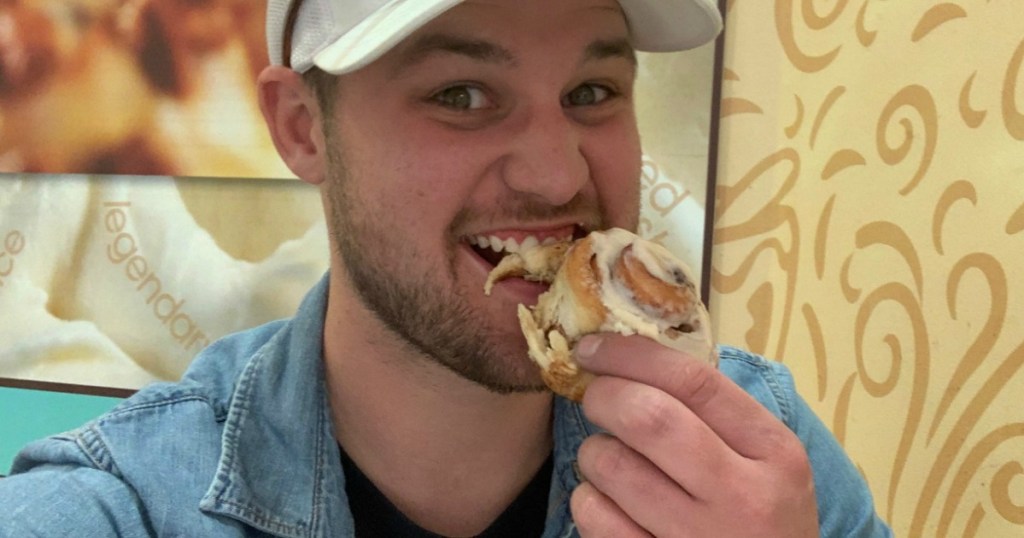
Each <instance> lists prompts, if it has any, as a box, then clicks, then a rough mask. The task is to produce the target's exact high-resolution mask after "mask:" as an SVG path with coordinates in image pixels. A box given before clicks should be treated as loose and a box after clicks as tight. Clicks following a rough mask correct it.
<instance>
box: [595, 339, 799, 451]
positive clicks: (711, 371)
mask: <svg viewBox="0 0 1024 538" xmlns="http://www.w3.org/2000/svg"><path fill="white" fill-rule="evenodd" d="M576 358H577V360H578V361H579V363H580V365H581V366H583V367H584V368H585V369H587V370H589V371H591V372H593V373H594V374H597V375H612V376H616V377H622V378H626V379H631V380H633V381H636V382H639V383H644V384H646V385H650V386H652V387H656V388H658V389H660V390H662V391H664V392H666V393H668V394H670V395H671V396H673V397H675V398H676V399H677V400H679V401H680V402H682V403H683V404H684V405H686V407H687V408H689V409H690V410H691V411H693V413H694V414H695V415H697V416H698V417H700V418H701V420H703V421H704V423H705V424H707V425H708V427H709V428H711V430H712V431H714V432H715V433H716V434H717V435H718V436H719V437H720V438H721V439H722V440H723V441H725V443H726V444H727V445H729V447H731V448H732V449H733V450H734V451H736V452H737V453H739V454H740V455H742V456H744V457H746V458H750V459H758V460H761V459H766V458H768V457H769V456H771V455H772V454H774V453H776V452H777V451H778V450H779V448H778V444H779V443H784V442H787V441H786V440H787V439H789V438H790V437H792V432H790V431H789V429H788V428H787V427H786V426H785V425H784V424H783V423H782V422H781V421H780V420H779V419H778V418H776V417H775V415H773V414H772V413H771V412H770V411H769V410H768V409H767V408H765V407H764V406H763V405H761V403H760V402H758V401H757V400H755V399H754V398H753V397H752V396H750V395H749V394H747V392H746V391H744V390H743V389H742V388H740V387H739V386H738V385H737V384H736V383H734V382H733V381H732V380H731V379H729V378H728V377H727V376H726V375H725V374H724V373H722V372H721V371H720V370H718V369H717V368H715V367H714V366H713V365H711V364H708V363H706V362H703V361H700V360H697V359H694V358H693V357H690V356H688V355H685V354H683V353H681V352H679V351H676V350H674V349H671V348H668V347H665V346H663V345H661V344H658V343H657V342H655V341H653V340H651V339H648V338H645V337H642V336H621V335H617V334H595V335H588V336H586V337H585V338H584V340H583V341H581V342H580V344H579V345H578V346H577V347H576Z"/></svg>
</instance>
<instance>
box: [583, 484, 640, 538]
mask: <svg viewBox="0 0 1024 538" xmlns="http://www.w3.org/2000/svg"><path fill="white" fill-rule="evenodd" d="M569 509H570V510H571V511H572V519H573V523H575V524H576V528H577V529H578V530H579V531H580V536H582V537H583V538H601V537H604V536H607V537H609V538H618V537H623V538H630V537H636V538H650V536H651V535H650V533H648V532H647V531H645V530H644V529H642V528H640V526H639V525H637V524H636V523H635V522H633V520H631V519H629V516H627V515H626V514H625V513H624V512H623V511H622V510H621V509H620V508H619V507H618V506H616V504H615V503H614V502H612V500H611V499H609V498H608V497H607V496H606V495H605V494H603V493H601V492H600V491H598V489H597V488H595V487H594V485H593V484H590V483H589V482H583V483H582V484H580V485H579V486H577V487H576V489H575V490H573V492H572V497H570V498H569Z"/></svg>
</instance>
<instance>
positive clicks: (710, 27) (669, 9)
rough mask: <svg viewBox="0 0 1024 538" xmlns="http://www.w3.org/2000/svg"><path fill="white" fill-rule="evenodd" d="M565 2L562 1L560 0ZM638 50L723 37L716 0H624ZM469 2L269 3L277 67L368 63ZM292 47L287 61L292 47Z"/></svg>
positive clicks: (348, 67) (337, 67)
mask: <svg viewBox="0 0 1024 538" xmlns="http://www.w3.org/2000/svg"><path fill="white" fill-rule="evenodd" d="M552 1H557V0H552ZM618 1H619V5H620V6H621V7H622V11H623V13H625V15H626V21H627V24H628V25H629V32H630V40H631V41H632V44H633V47H634V48H636V49H637V50H641V51H647V52H668V51H680V50H687V49H692V48H694V47H698V46H700V45H703V44H705V43H707V42H709V41H712V40H713V39H715V36H717V35H718V33H719V32H720V31H721V30H722V15H721V13H719V11H718V8H717V7H716V6H715V3H714V0H618ZM461 2H462V0H268V2H267V47H268V52H269V54H270V61H271V63H273V64H274V65H287V66H289V67H291V68H292V69H293V70H295V71H298V72H300V73H302V72H305V71H307V70H308V69H309V68H311V67H313V66H314V65H315V66H317V67H319V68H320V69H322V70H324V71H326V72H328V73H333V74H336V75H337V74H342V73H348V72H350V71H355V70H356V69H359V68H360V67H363V66H365V65H367V64H369V63H371V62H373V61H374V60H376V59H377V58H379V57H380V56H381V55H383V54H384V53H385V52H387V51H388V50H390V49H391V48H392V47H394V46H395V45H397V44H398V43H399V42H401V41H402V40H403V39H405V38H406V37H409V35H410V34H412V33H413V32H415V31H416V30H417V29H419V28H420V27H422V26H423V25H424V24H426V23H428V22H430V21H431V20H432V19H434V18H435V17H437V16H438V15H440V14H441V13H444V12H445V11H447V10H448V9H450V8H452V7H454V6H455V5H457V4H460V3H461ZM286 48H287V49H289V50H290V51H291V54H290V58H289V59H288V62H285V61H284V55H285V54H287V52H286V50H285V49H286Z"/></svg>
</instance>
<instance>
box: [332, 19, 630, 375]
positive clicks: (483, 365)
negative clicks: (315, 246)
mask: <svg viewBox="0 0 1024 538" xmlns="http://www.w3.org/2000/svg"><path fill="white" fill-rule="evenodd" d="M635 72H636V65H635V59H634V57H633V54H632V49H631V48H630V46H629V44H628V42H627V29H626V22H625V19H624V17H623V15H622V13H621V11H620V9H619V7H618V4H617V3H616V2H615V1H613V0H560V1H558V2H551V1H550V0H480V1H473V0H470V1H467V2H465V3H463V4H461V5H459V6H457V7H455V8H453V9H452V10H450V11H449V12H447V13H445V14H444V15H442V16H441V17H439V18H438V19H436V20H434V21H432V22H431V23H429V24H428V25H427V26H425V27H424V28H422V29H420V30H419V31H418V32H416V33H415V34H414V35H413V36H411V37H410V38H408V39H406V40H405V41H404V42H402V43H401V44H400V45H398V46H397V47H396V48H395V49H393V50H392V51H390V52H389V53H388V54H386V55H385V56H384V57H382V58H381V59H380V60H378V61H376V62H374V63H373V64H371V65H369V66H367V67H365V68H363V69H361V70H359V71H356V72H354V73H351V74H348V75H344V76H343V77H342V78H341V80H340V82H339V92H338V99H337V101H336V102H335V106H334V110H333V112H332V117H331V118H328V119H327V120H325V131H326V140H327V144H328V153H329V170H330V171H329V174H328V178H327V182H328V185H327V187H326V189H327V193H328V196H327V205H328V214H329V221H330V226H331V231H332V234H333V236H334V241H335V244H336V245H337V247H338V249H339V257H338V258H337V259H336V262H340V264H339V265H340V266H339V267H337V268H336V269H335V270H341V271H342V272H343V273H344V275H345V276H346V277H347V282H348V283H349V284H350V285H351V286H353V287H354V288H355V289H356V292H357V294H358V296H359V297H361V299H362V302H363V303H364V305H365V306H366V308H367V309H369V310H370V311H371V312H373V313H374V314H375V315H376V317H377V318H378V319H379V320H380V321H381V322H383V324H384V325H385V327H386V328H387V329H388V330H389V331H390V332H391V333H393V334H394V335H395V336H396V341H398V342H404V343H407V344H409V347H410V349H412V350H415V351H418V352H419V353H420V354H422V355H424V356H426V357H428V358H429V359H430V360H434V361H437V362H439V363H441V364H443V365H445V366H447V367H448V368H450V369H452V370H454V371H455V372H457V373H458V374H460V375H462V376H463V377H465V378H467V379H470V380H472V381H474V382H477V383H479V384H482V385H484V386H486V387H489V388H491V389H492V390H496V391H499V392H508V391H525V390H540V389H541V388H542V387H543V385H542V384H541V383H540V380H539V375H538V373H537V368H536V367H535V366H534V365H533V364H532V363H531V362H530V360H529V358H528V357H527V354H526V343H525V340H524V338H523V336H522V334H521V333H520V330H519V324H518V320H517V318H516V307H517V305H518V304H520V303H525V304H534V303H535V302H536V299H537V295H538V294H539V293H541V292H542V291H543V290H544V287H543V286H540V285H538V284H535V283H530V282H526V281H524V280H521V279H511V280H508V281H503V282H501V283H499V284H498V285H497V286H495V288H494V291H493V293H492V295H491V296H490V297H488V296H485V295H484V292H483V285H484V281H485V280H486V278H487V274H488V273H489V272H490V270H491V269H492V268H493V267H494V264H495V263H496V262H497V260H498V259H500V257H501V255H502V254H503V253H504V250H505V249H504V248H500V249H499V250H500V251H499V252H495V250H494V247H493V246H489V248H488V247H483V248H482V247H481V246H480V245H481V244H482V243H484V241H485V238H486V242H487V243H488V245H493V244H494V243H496V242H497V241H495V238H497V239H498V240H500V241H501V242H502V244H505V245H506V246H507V244H508V243H511V242H514V243H517V244H522V243H523V242H528V243H529V242H534V241H540V242H542V241H544V240H545V239H548V238H556V239H560V238H565V237H569V236H580V235H582V234H583V233H585V232H586V231H589V230H591V229H595V228H605V227H611V226H618V227H623V228H627V229H634V230H635V228H636V225H637V221H638V218H639V215H638V214H639V187H640V185H639V172H640V158H641V156H640V144H639V136H638V133H637V128H636V120H635V116H634V111H633V102H632V92H633V79H634V76H635ZM513 248H514V247H513Z"/></svg>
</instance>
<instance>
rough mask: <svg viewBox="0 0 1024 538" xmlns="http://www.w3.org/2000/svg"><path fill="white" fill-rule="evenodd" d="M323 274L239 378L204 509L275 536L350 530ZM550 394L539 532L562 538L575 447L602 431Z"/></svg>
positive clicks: (573, 481)
mask: <svg viewBox="0 0 1024 538" xmlns="http://www.w3.org/2000/svg"><path fill="white" fill-rule="evenodd" d="M328 281H329V275H324V277H323V278H322V279H321V280H320V282H319V283H317V285H316V286H314V287H313V288H312V289H311V290H310V291H309V293H308V294H307V295H306V297H305V298H304V299H303V301H302V304H301V305H300V306H299V309H298V311H297V313H296V315H295V317H294V318H293V319H292V320H291V321H290V322H289V323H287V324H286V325H284V327H283V328H282V329H281V330H280V331H278V332H277V333H276V334H274V335H273V336H272V337H271V338H270V339H269V340H268V341H267V343H266V344H265V345H263V346H262V347H261V348H260V349H259V350H258V351H257V352H256V353H255V354H254V355H253V356H252V358H251V359H250V360H249V361H248V363H247V364H246V366H245V368H244V370H243V371H242V373H241V375H240V376H239V378H238V381H237V384H236V386H235V389H234V394H233V396H232V399H231V404H230V406H229V409H228V415H227V418H226V420H225V423H224V434H223V437H222V450H221V456H220V461H219V463H218V467H217V473H216V475H215V478H214V480H213V482H212V483H211V484H210V487H209V489H208V490H207V493H206V495H205V496H204V497H203V499H202V502H201V503H200V508H201V509H202V510H204V511H206V512H209V513H215V514H221V515H225V516H228V517H231V518H233V519H237V520H240V521H242V522H244V523H246V524H248V525H251V526H253V527H255V528H258V529H261V530H264V531H267V532H271V533H274V534H278V535H281V536H295V537H300V536H326V535H334V536H352V535H354V526H353V523H352V516H351V513H350V512H349V510H348V499H347V497H346V495H345V479H344V474H343V471H342V467H341V456H340V451H339V449H338V446H337V444H336V442H335V437H334V428H333V426H332V424H331V418H330V406H329V404H328V400H327V393H326V385H325V382H324V371H323V359H322V357H323V328H324V318H325V312H326V307H327V290H328ZM554 401H555V404H554V405H555V408H554V424H553V428H554V431H553V436H554V444H555V446H554V471H553V473H554V474H553V476H552V480H551V490H550V493H549V498H548V522H547V532H546V533H545V536H548V535H557V536H564V535H566V533H567V532H569V531H571V530H572V522H571V518H570V517H569V496H570V495H571V493H572V491H573V490H574V489H575V488H576V486H578V485H579V483H580V480H581V478H580V474H579V468H578V466H577V464H576V454H577V453H578V451H579V447H580V444H582V443H583V440H584V439H585V438H586V437H587V436H589V435H591V434H593V433H595V432H597V431H599V429H598V428H597V427H596V426H594V425H593V424H592V423H590V422H589V421H588V420H587V419H586V418H585V417H584V415H583V411H582V409H581V407H580V406H579V405H578V404H575V403H573V402H571V401H569V400H566V399H564V398H561V397H556V398H555V399H554ZM552 532H554V533H556V534H551V533H552Z"/></svg>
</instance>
